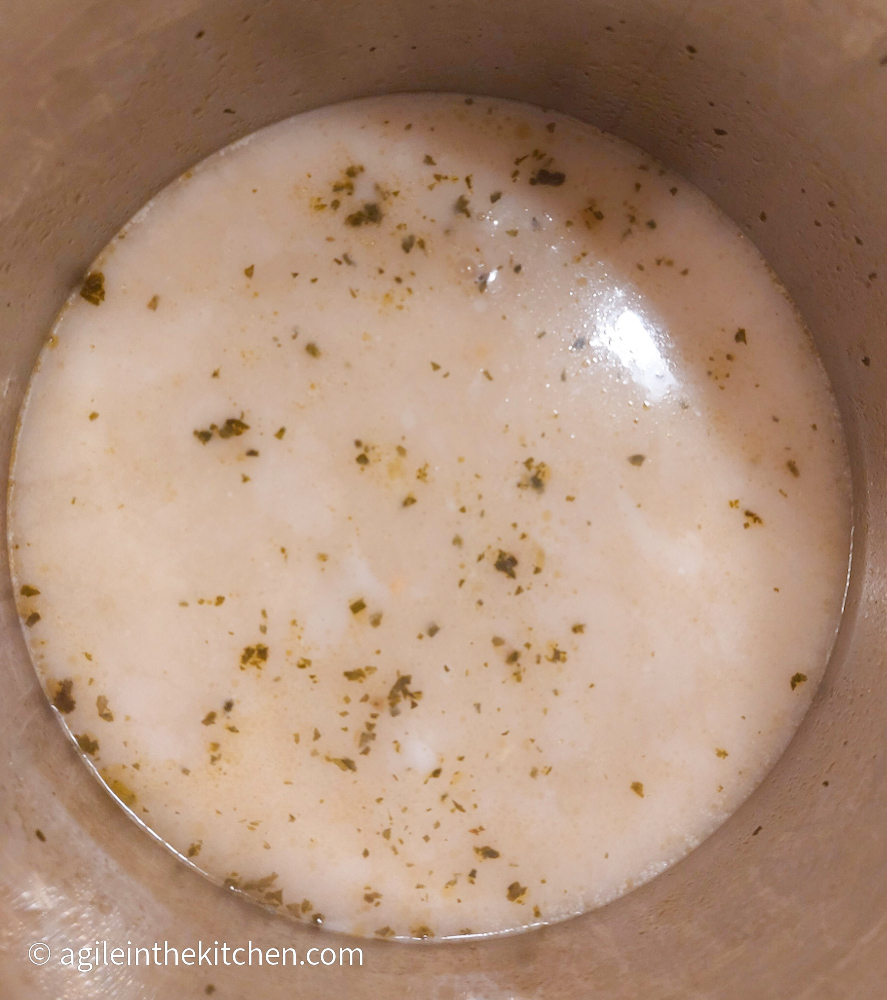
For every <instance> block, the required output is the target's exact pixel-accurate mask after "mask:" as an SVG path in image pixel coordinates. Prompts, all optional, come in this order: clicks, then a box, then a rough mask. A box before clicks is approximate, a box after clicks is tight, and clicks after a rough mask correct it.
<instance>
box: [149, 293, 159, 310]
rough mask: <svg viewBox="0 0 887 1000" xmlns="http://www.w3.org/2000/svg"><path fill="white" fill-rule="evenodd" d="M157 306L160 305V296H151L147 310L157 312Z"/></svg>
mask: <svg viewBox="0 0 887 1000" xmlns="http://www.w3.org/2000/svg"><path fill="white" fill-rule="evenodd" d="M159 305H160V296H159V295H152V296H151V298H150V300H149V302H148V308H149V309H150V310H151V312H157V307H158V306H159Z"/></svg>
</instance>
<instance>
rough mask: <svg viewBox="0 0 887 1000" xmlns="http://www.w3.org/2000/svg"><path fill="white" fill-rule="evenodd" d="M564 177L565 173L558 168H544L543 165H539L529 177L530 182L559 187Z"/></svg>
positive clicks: (565, 176)
mask: <svg viewBox="0 0 887 1000" xmlns="http://www.w3.org/2000/svg"><path fill="white" fill-rule="evenodd" d="M566 179H567V175H566V174H562V173H561V172H560V171H559V170H546V169H545V168H544V167H540V168H539V169H538V170H537V171H536V173H535V174H533V176H532V177H531V178H530V184H533V185H535V184H545V185H547V186H548V187H560V186H561V184H563V183H564V181H565V180H566Z"/></svg>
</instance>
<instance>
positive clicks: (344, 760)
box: [326, 757, 357, 771]
mask: <svg viewBox="0 0 887 1000" xmlns="http://www.w3.org/2000/svg"><path fill="white" fill-rule="evenodd" d="M326 759H327V760H328V761H329V762H330V763H331V764H335V765H336V767H337V768H339V770H340V771H356V770H357V764H355V763H354V761H353V760H352V759H351V758H350V757H327V758H326Z"/></svg>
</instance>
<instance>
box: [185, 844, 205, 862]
mask: <svg viewBox="0 0 887 1000" xmlns="http://www.w3.org/2000/svg"><path fill="white" fill-rule="evenodd" d="M201 847H203V841H202V840H195V841H194V843H193V844H191V845H190V846H189V848H188V857H189V858H196V857H197V855H198V854H200V848H201Z"/></svg>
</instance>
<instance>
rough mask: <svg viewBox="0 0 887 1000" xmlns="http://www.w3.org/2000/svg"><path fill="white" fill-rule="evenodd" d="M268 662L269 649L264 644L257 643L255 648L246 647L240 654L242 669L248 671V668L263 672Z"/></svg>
mask: <svg viewBox="0 0 887 1000" xmlns="http://www.w3.org/2000/svg"><path fill="white" fill-rule="evenodd" d="M267 660H268V647H267V646H265V645H264V644H263V643H261V642H260V643H257V644H256V645H255V646H246V647H245V648H244V650H243V652H242V653H241V654H240V669H241V670H246V668H247V667H255V668H256V669H257V670H261V669H262V667H263V665H264V664H265V663H266V662H267Z"/></svg>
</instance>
